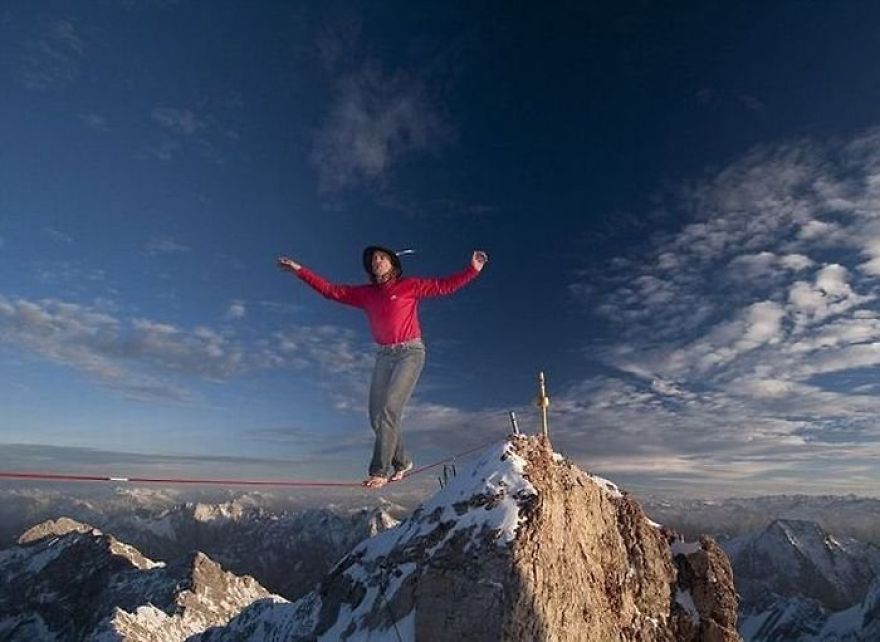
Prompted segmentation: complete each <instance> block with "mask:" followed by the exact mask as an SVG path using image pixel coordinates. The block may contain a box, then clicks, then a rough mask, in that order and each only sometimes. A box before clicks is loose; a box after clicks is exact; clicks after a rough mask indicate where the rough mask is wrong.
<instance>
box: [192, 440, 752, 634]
mask: <svg viewBox="0 0 880 642" xmlns="http://www.w3.org/2000/svg"><path fill="white" fill-rule="evenodd" d="M736 607H737V600H736V594H735V592H734V588H733V581H732V575H731V570H730V565H729V563H728V561H727V557H726V556H725V554H724V553H723V551H722V550H721V549H720V548H719V547H718V546H717V545H715V543H714V542H713V541H712V540H710V539H703V540H701V541H699V542H693V543H685V542H683V541H681V540H680V539H679V538H678V537H677V535H676V534H674V533H672V532H671V531H668V530H666V529H664V528H662V527H661V526H659V525H657V524H655V523H653V522H651V521H650V520H649V519H648V518H647V517H646V516H645V514H644V513H643V512H642V510H641V508H640V507H639V505H638V504H637V503H636V502H635V501H634V500H632V499H631V498H629V497H627V496H626V495H625V494H623V493H621V492H620V491H618V489H617V488H616V487H615V486H614V485H613V484H611V483H610V482H607V481H605V480H603V479H600V478H598V477H594V476H591V475H589V474H586V473H584V472H582V471H580V470H578V469H577V468H576V467H575V466H574V465H573V464H572V463H571V462H569V461H567V460H565V459H564V458H563V457H561V456H559V455H557V454H555V453H553V452H552V451H551V449H550V448H549V445H548V444H547V443H546V442H545V441H543V440H542V439H540V438H525V437H521V438H520V437H517V438H511V439H510V440H509V441H507V442H505V443H503V444H501V445H499V446H497V447H494V448H491V449H490V450H488V451H486V452H485V453H484V454H483V455H482V456H481V457H479V458H478V459H477V460H476V461H475V463H474V464H472V465H471V466H469V467H466V468H460V469H459V472H458V474H457V476H456V477H454V478H453V479H452V480H450V482H449V483H448V484H447V486H446V487H445V488H443V489H441V491H439V492H438V493H437V494H436V495H435V496H433V497H432V498H430V499H429V500H428V501H426V502H425V503H424V504H422V505H421V506H420V507H419V508H417V509H416V510H415V512H414V513H413V514H412V516H411V517H410V518H409V519H407V520H405V521H403V522H402V523H401V524H400V525H399V526H397V527H396V528H392V529H390V530H387V531H385V532H383V533H380V534H378V535H376V536H375V537H373V538H370V539H368V540H365V541H364V542H362V543H361V544H360V545H358V546H357V547H355V549H354V550H352V552H351V553H349V554H348V555H347V556H346V557H344V558H343V559H342V560H341V561H340V562H339V564H337V566H336V567H335V568H334V569H333V570H332V571H331V572H330V574H329V575H328V576H327V577H326V578H325V579H324V581H323V582H321V584H320V585H319V586H318V588H317V589H316V590H315V591H313V592H312V593H309V594H308V595H305V596H304V597H302V598H301V599H299V600H297V601H296V602H293V603H283V602H278V601H276V600H270V599H263V600H259V601H257V602H255V603H254V604H253V605H251V606H250V607H248V608H247V609H244V610H243V611H242V612H241V613H240V614H239V615H238V616H236V617H235V618H233V619H232V620H231V621H230V622H229V623H228V624H227V625H225V626H221V627H215V628H213V629H210V630H208V631H206V632H205V633H203V634H202V635H201V636H199V637H198V639H199V640H201V642H216V641H220V640H291V641H293V640H302V641H305V640H325V641H330V640H367V639H370V640H374V641H375V640H432V641H433V640H438V641H443V640H523V641H529V642H531V641H533V640H558V641H563V640H564V641H566V642H569V641H575V640H584V641H589V642H595V641H598V640H614V641H621V642H627V641H631V642H636V641H638V642H655V641H656V642H690V641H694V642H696V641H698V640H699V641H706V642H729V641H731V642H732V641H734V640H739V639H740V638H739V636H738V635H737V633H736V628H735V627H736Z"/></svg>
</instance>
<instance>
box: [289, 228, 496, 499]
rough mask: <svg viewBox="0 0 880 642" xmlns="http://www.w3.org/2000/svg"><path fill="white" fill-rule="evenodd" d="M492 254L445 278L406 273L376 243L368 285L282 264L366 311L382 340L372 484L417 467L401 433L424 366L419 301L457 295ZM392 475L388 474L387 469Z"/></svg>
mask: <svg viewBox="0 0 880 642" xmlns="http://www.w3.org/2000/svg"><path fill="white" fill-rule="evenodd" d="M488 260H489V257H488V255H487V254H486V253H485V252H483V251H481V250H477V251H475V252H474V254H473V256H472V257H471V262H470V265H468V267H467V268H466V269H465V270H462V271H461V272H458V273H457V274H453V275H452V276H448V277H445V278H440V279H419V278H411V277H407V278H404V277H403V269H402V268H401V265H400V258H399V257H398V255H397V253H396V252H394V251H392V250H389V249H387V248H384V247H378V246H375V245H371V246H370V247H367V248H366V249H365V250H364V254H363V264H364V270H366V272H367V274H368V275H369V277H370V283H369V284H368V285H336V284H333V283H330V282H328V281H326V280H324V279H322V278H321V277H320V276H318V275H317V274H315V273H314V272H312V271H311V270H309V269H308V268H305V267H303V266H302V265H300V264H299V263H297V262H296V261H294V260H293V259H290V258H288V257H286V256H283V257H281V258H279V259H278V266H279V267H280V268H282V269H284V270H288V271H290V272H293V273H294V274H296V275H297V276H298V277H299V278H300V279H302V280H303V281H305V282H306V283H308V284H309V285H310V286H312V287H313V288H314V289H315V290H317V291H318V292H319V293H320V294H322V295H324V296H325V297H327V298H328V299H332V300H334V301H339V302H340V303H345V304H346V305H351V306H354V307H356V308H361V309H362V310H363V311H364V312H365V313H366V315H367V320H368V321H369V323H370V330H371V331H372V333H373V338H374V339H375V340H376V343H378V344H379V350H378V352H377V353H376V365H375V367H374V368H373V379H372V382H371V383H370V423H371V424H372V426H373V432H375V433H376V443H375V446H374V447H373V459H372V460H371V461H370V469H369V477H367V478H366V479H365V480H364V482H363V483H364V486H367V487H368V488H381V487H382V486H384V485H385V484H387V483H388V482H389V481H398V480H400V479H403V477H404V475H406V473H407V471H409V470H412V467H413V462H412V459H410V458H409V456H408V455H407V454H406V451H405V450H404V447H403V437H402V435H401V433H400V424H401V418H402V416H403V407H404V406H405V405H406V402H407V401H408V400H409V397H410V395H411V394H412V391H413V388H415V386H416V382H417V381H418V379H419V374H421V372H422V368H423V367H424V365H425V344H424V343H423V342H422V331H421V329H420V328H419V317H418V305H419V299H421V298H423V297H435V296H444V295H447V294H452V293H453V292H455V291H456V290H458V289H459V288H460V287H462V286H464V285H465V284H467V283H469V282H470V281H472V280H473V279H474V278H476V276H477V275H478V274H479V273H480V271H481V270H482V269H483V267H484V266H485V265H486V262H487V261H488ZM389 471H392V472H391V476H390V477H389V476H388V472H389Z"/></svg>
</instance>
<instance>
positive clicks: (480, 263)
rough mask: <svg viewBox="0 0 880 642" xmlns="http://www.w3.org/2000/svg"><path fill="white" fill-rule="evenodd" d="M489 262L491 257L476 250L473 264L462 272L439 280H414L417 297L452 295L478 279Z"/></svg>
mask: <svg viewBox="0 0 880 642" xmlns="http://www.w3.org/2000/svg"><path fill="white" fill-rule="evenodd" d="M488 262H489V255H488V254H486V253H485V252H484V251H482V250H476V251H475V252H474V254H473V256H472V257H471V264H470V265H469V266H467V268H465V269H464V270H462V271H461V272H457V273H456V274H453V275H452V276H447V277H443V278H439V279H413V280H414V281H415V289H416V295H417V296H420V297H433V296H445V295H447V294H452V293H453V292H455V291H456V290H458V289H459V288H462V287H464V286H465V285H467V284H468V283H470V282H471V281H473V280H474V279H475V278H477V275H478V274H479V273H480V272H481V271H482V270H483V268H484V267H485V266H486V263H488Z"/></svg>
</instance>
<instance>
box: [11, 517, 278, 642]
mask: <svg viewBox="0 0 880 642" xmlns="http://www.w3.org/2000/svg"><path fill="white" fill-rule="evenodd" d="M269 597H270V596H269V593H268V591H266V590H265V589H264V588H263V587H261V586H260V585H259V584H258V583H257V582H256V581H255V580H254V579H253V578H250V577H243V578H242V577H237V576H235V575H232V574H231V573H227V572H225V571H224V570H223V569H221V568H220V567H219V566H218V565H217V564H215V563H214V562H212V561H211V560H210V559H208V558H207V557H206V556H205V555H203V554H201V553H194V554H191V555H188V556H186V557H184V558H181V559H180V560H178V561H176V562H174V563H173V564H170V565H166V564H164V563H162V562H154V561H152V560H150V559H148V558H147V557H145V556H144V555H142V554H141V553H140V552H139V551H138V550H137V549H135V548H133V547H131V546H129V545H127V544H124V543H122V542H120V541H118V540H116V539H115V538H113V537H110V536H109V535H105V534H103V533H102V532H101V531H99V530H97V529H93V528H92V527H91V526H89V525H87V524H81V523H79V522H76V521H74V520H71V519H67V518H62V519H59V520H56V521H49V522H45V523H43V524H39V525H37V526H35V527H34V528H32V529H30V530H29V531H27V532H26V533H25V534H24V535H22V536H21V538H20V539H19V545H18V546H16V547H13V548H9V549H6V550H3V551H0V640H8V641H22V642H24V641H28V642H31V641H34V640H41V641H42V640H107V641H109V640H129V641H131V642H146V641H148V640H149V641H151V642H160V641H171V640H175V641H177V640H185V639H186V638H188V637H189V636H191V635H193V634H195V633H198V632H200V631H203V630H205V629H206V628H208V627H211V626H217V625H221V624H224V623H225V622H227V621H228V620H229V619H230V618H231V617H233V616H234V615H236V614H237V613H238V612H239V611H240V610H241V608H242V607H244V606H246V605H248V604H251V603H252V602H254V601H255V600H257V599H260V598H269Z"/></svg>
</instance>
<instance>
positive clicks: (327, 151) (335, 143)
mask: <svg viewBox="0 0 880 642" xmlns="http://www.w3.org/2000/svg"><path fill="white" fill-rule="evenodd" d="M446 138H447V132H446V128H445V126H444V125H443V120H442V118H441V116H440V112H439V110H438V109H437V108H436V107H435V106H434V105H433V104H432V102H431V100H430V99H429V97H428V94H427V91H426V89H425V86H424V83H423V82H422V81H421V80H420V79H419V78H417V77H415V76H412V75H410V74H406V73H403V72H397V73H395V74H391V75H387V74H384V73H383V72H381V71H380V70H379V69H377V68H375V67H372V66H366V67H364V68H363V69H361V70H360V71H359V72H357V73H354V74H351V75H349V76H347V77H345V78H343V79H342V80H341V81H340V82H339V83H338V88H337V97H336V102H335V103H334V105H333V106H332V107H331V108H330V110H329V113H328V117H327V120H326V122H325V123H324V126H323V128H322V129H321V131H320V132H319V133H318V135H317V137H316V139H315V143H314V147H313V149H312V153H311V157H310V160H311V163H312V164H313V165H314V167H315V168H316V169H317V171H318V179H319V184H320V187H321V189H322V190H323V191H327V192H334V191H338V190H342V189H345V188H348V187H351V186H353V185H356V184H360V183H375V182H379V181H381V180H382V179H383V178H384V177H385V176H386V175H387V173H388V172H389V171H390V169H391V168H392V166H393V165H394V164H395V163H396V162H398V161H399V160H400V159H401V158H402V157H403V156H405V155H406V154H408V153H411V152H414V151H423V150H431V149H436V148H437V147H439V146H440V145H442V144H443V143H444V142H445V139H446Z"/></svg>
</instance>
